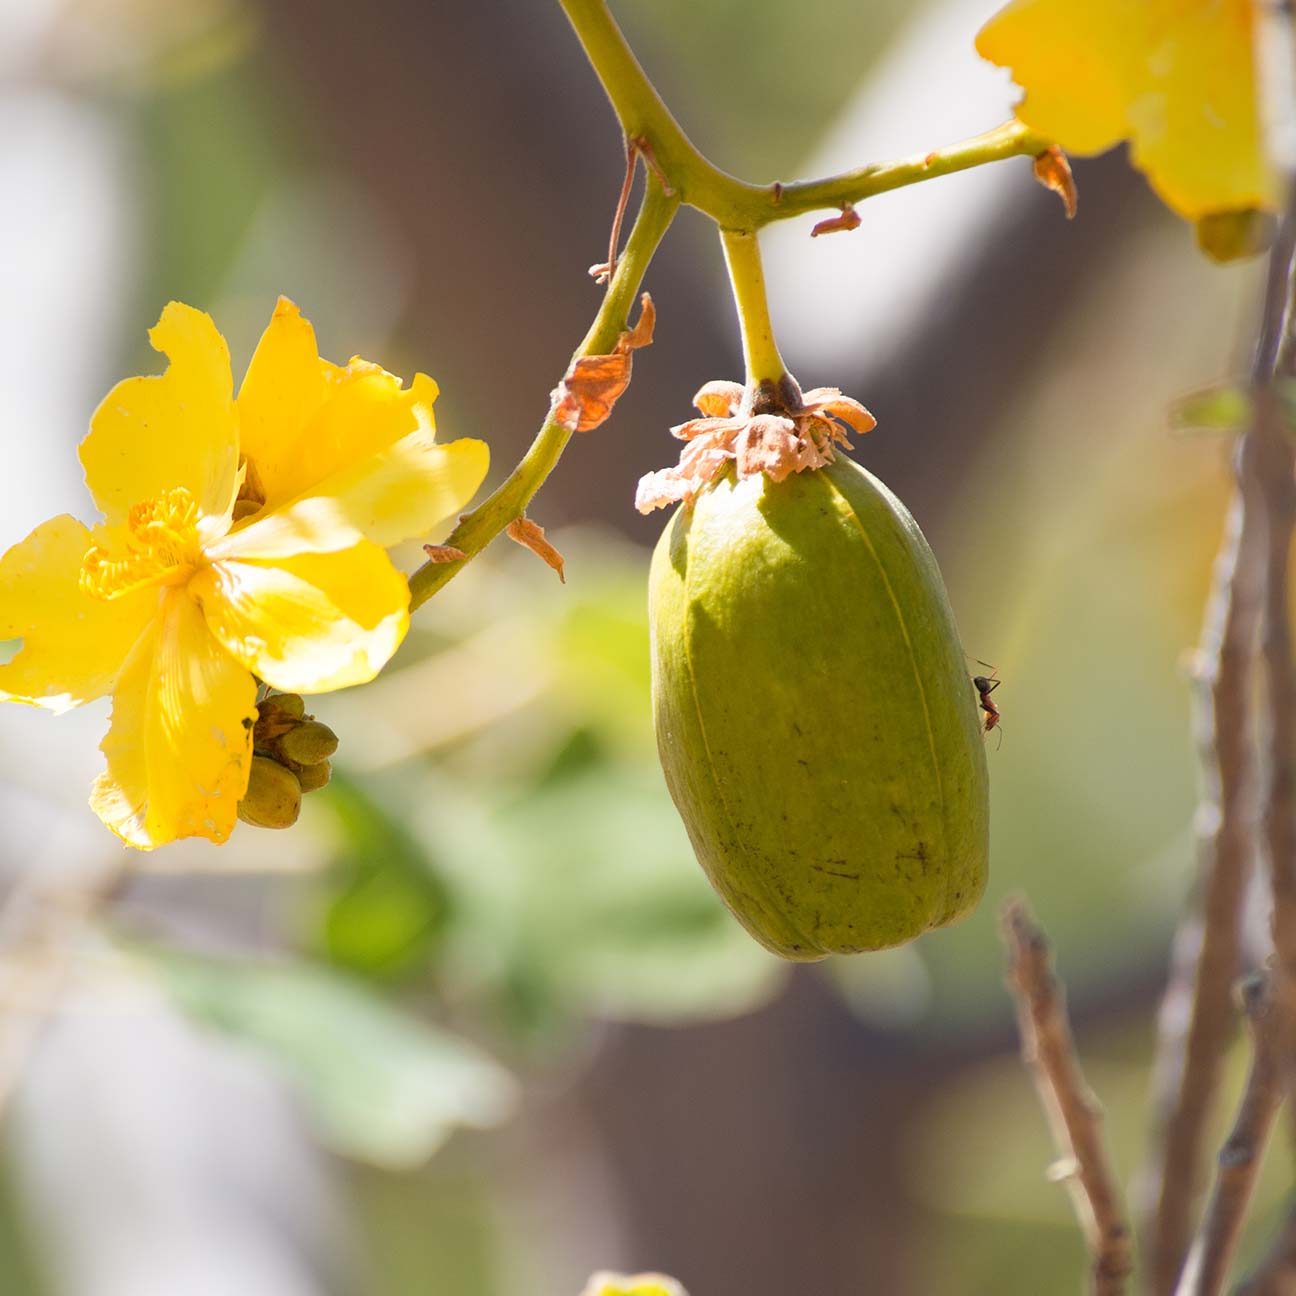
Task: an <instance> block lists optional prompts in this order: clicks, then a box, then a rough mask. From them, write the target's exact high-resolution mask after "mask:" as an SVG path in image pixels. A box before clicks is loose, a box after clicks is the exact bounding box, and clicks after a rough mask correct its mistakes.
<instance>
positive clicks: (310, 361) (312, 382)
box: [238, 297, 327, 509]
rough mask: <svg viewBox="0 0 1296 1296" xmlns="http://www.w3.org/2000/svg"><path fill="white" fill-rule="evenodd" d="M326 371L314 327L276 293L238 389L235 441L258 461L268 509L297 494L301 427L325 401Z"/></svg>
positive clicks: (248, 455)
mask: <svg viewBox="0 0 1296 1296" xmlns="http://www.w3.org/2000/svg"><path fill="white" fill-rule="evenodd" d="M326 382H327V379H326V372H325V368H324V366H323V365H322V364H321V362H320V358H319V349H318V347H317V345H316V342H315V330H314V329H313V328H312V327H311V323H310V321H309V320H306V319H303V318H302V315H301V312H300V311H299V310H298V309H297V307H296V306H295V305H294V304H293V303H292V302H290V301H289V300H288V298H287V297H280V298H279V304H278V305H277V306H276V307H275V312H274V315H273V316H272V317H271V320H270V324H269V326H268V327H267V328H266V331H265V332H264V333H263V334H262V335H261V341H260V342H259V343H257V349H256V351H255V352H254V353H253V356H252V363H251V364H249V365H248V370H247V375H246V376H245V377H244V379H243V385H242V386H241V387H240V388H239V394H238V414H239V444H240V450H241V452H242V454H244V455H246V456H247V457H248V458H249V459H251V460H252V461H253V463H255V464H256V469H257V473H258V475H259V477H260V479H261V484H262V486H263V487H264V489H265V497H266V503H265V506H266V508H268V509H269V508H274V507H275V506H276V505H277V504H280V503H282V502H283V501H284V500H287V499H290V498H291V497H292V495H293V494H295V493H296V491H297V489H298V486H297V483H298V480H299V478H298V473H299V465H298V463H297V459H298V456H299V455H300V452H301V445H300V443H301V437H302V431H303V429H304V428H305V427H306V425H307V424H308V423H310V422H311V420H312V419H314V417H315V415H316V414H317V413H318V412H319V409H320V406H321V405H323V403H324V397H325V387H326Z"/></svg>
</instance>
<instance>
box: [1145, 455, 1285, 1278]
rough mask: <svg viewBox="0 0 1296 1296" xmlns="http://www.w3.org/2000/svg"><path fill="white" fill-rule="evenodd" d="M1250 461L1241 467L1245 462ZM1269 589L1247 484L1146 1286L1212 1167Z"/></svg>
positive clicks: (1211, 672) (1163, 1117)
mask: <svg viewBox="0 0 1296 1296" xmlns="http://www.w3.org/2000/svg"><path fill="white" fill-rule="evenodd" d="M1239 471H1240V466H1239ZM1263 590H1264V529H1263V525H1262V522H1261V518H1260V513H1259V510H1258V509H1257V508H1256V507H1255V505H1254V504H1253V503H1252V502H1250V501H1249V500H1248V499H1246V498H1245V497H1244V495H1243V492H1242V489H1241V487H1240V486H1239V487H1238V488H1237V489H1236V490H1235V492H1234V497H1233V501H1232V503H1231V505H1230V507H1229V514H1228V521H1227V524H1226V527H1225V533H1224V539H1223V542H1222V544H1221V547H1220V552H1219V556H1218V557H1217V558H1216V560H1215V574H1214V583H1213V588H1212V591H1211V597H1210V600H1209V602H1208V604H1207V608H1206V616H1205V621H1204V625H1203V628H1202V637H1201V644H1200V647H1199V648H1198V651H1197V655H1196V661H1195V663H1194V670H1193V682H1194V689H1193V731H1194V735H1195V738H1196V746H1197V754H1198V764H1199V768H1200V771H1201V772H1200V782H1201V793H1200V801H1199V804H1198V807H1197V814H1196V819H1195V824H1196V831H1197V837H1198V855H1199V858H1200V861H1201V880H1200V899H1199V902H1198V908H1197V910H1196V911H1195V912H1194V913H1192V914H1191V915H1190V916H1189V917H1188V918H1187V919H1185V921H1184V922H1183V924H1182V925H1181V926H1180V929H1179V931H1178V933H1177V934H1176V936H1175V942H1174V952H1173V955H1172V961H1171V973H1170V983H1169V986H1168V987H1167V989H1166V994H1165V998H1164V999H1163V1000H1162V1004H1161V1012H1160V1015H1159V1018H1158V1038H1157V1052H1156V1060H1155V1062H1154V1064H1153V1070H1152V1130H1153V1136H1152V1152H1151V1156H1150V1159H1149V1164H1148V1166H1147V1168H1146V1169H1145V1171H1144V1174H1143V1177H1142V1181H1141V1184H1140V1189H1139V1199H1140V1203H1141V1206H1140V1211H1139V1214H1140V1216H1141V1217H1142V1218H1143V1219H1144V1221H1145V1223H1144V1226H1143V1233H1144V1251H1145V1254H1146V1256H1147V1263H1148V1271H1147V1272H1148V1287H1149V1290H1150V1291H1151V1292H1152V1293H1153V1296H1170V1293H1172V1292H1173V1291H1174V1290H1175V1285H1176V1282H1177V1281H1178V1277H1179V1271H1180V1269H1181V1268H1182V1266H1183V1260H1184V1256H1185V1255H1186V1253H1187V1251H1188V1245H1189V1241H1190V1240H1191V1237H1192V1227H1193V1208H1194V1203H1195V1202H1196V1200H1197V1197H1198V1194H1199V1192H1200V1189H1201V1186H1202V1181H1203V1179H1204V1172H1205V1156H1206V1150H1205V1128H1206V1122H1207V1117H1208V1116H1209V1114H1210V1110H1211V1107H1212V1105H1213V1102H1214V1099H1215V1094H1216V1092H1217V1090H1218V1088H1219V1080H1220V1073H1221V1063H1222V1059H1223V1056H1224V1053H1225V1050H1226V1049H1227V1047H1228V1045H1229V1042H1230V1040H1231V1039H1232V1037H1233V1031H1234V1023H1235V1020H1236V1018H1235V1014H1234V1010H1233V1005H1232V1002H1231V1000H1230V987H1231V986H1232V984H1233V982H1234V980H1235V979H1236V978H1237V975H1238V972H1239V969H1240V959H1241V913H1242V903H1243V899H1244V897H1245V895H1246V889H1247V882H1248V880H1249V878H1250V875H1251V869H1252V859H1253V844H1252V837H1251V829H1252V825H1253V820H1254V806H1255V786H1254V785H1255V773H1256V770H1255V760H1254V754H1253V742H1252V726H1251V720H1250V714H1251V687H1252V679H1253V676H1254V654H1255V638H1256V632H1257V629H1258V627H1259V623H1260V613H1261V606H1262V602H1263Z"/></svg>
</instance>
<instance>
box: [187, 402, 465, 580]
mask: <svg viewBox="0 0 1296 1296" xmlns="http://www.w3.org/2000/svg"><path fill="white" fill-rule="evenodd" d="M489 465H490V450H489V448H488V447H487V445H486V443H485V442H484V441H476V440H473V439H471V438H468V437H463V438H460V439H459V440H458V441H451V442H450V443H449V444H447V445H437V444H436V442H435V441H434V440H433V435H432V430H431V428H429V427H422V426H420V427H419V428H418V429H417V430H416V431H414V432H411V433H410V434H409V435H408V436H405V437H402V438H401V439H400V440H399V441H398V442H396V444H395V445H393V446H391V447H390V448H389V449H387V450H383V451H380V452H379V453H378V454H376V455H373V456H372V457H370V458H367V459H364V460H361V461H360V462H358V463H355V464H353V465H352V466H350V467H348V468H346V469H344V470H343V471H341V472H339V473H335V474H334V475H333V476H331V477H326V478H325V479H324V480H323V481H322V482H320V483H319V485H318V486H316V487H315V488H314V489H313V490H311V491H310V492H309V493H308V494H306V495H304V496H302V497H301V498H299V499H297V500H295V501H294V502H293V503H292V504H290V505H288V506H287V507H286V508H281V509H279V510H277V511H275V512H272V513H268V514H267V512H266V511H264V510H263V511H262V512H261V513H258V514H256V516H255V517H253V518H252V519H251V520H250V521H249V523H248V524H247V526H246V527H244V528H242V529H240V530H237V531H234V532H233V533H232V534H230V535H229V536H227V537H225V539H224V540H221V541H218V542H217V543H216V544H215V545H213V546H211V548H210V549H209V550H208V555H209V557H211V558H285V557H291V556H293V555H295V554H303V553H329V552H332V551H335V550H340V549H348V548H350V547H351V546H353V545H356V544H358V543H359V542H360V541H361V540H372V541H373V542H374V543H375V544H379V545H382V546H383V547H384V548H390V547H391V546H392V545H397V544H400V543H402V541H405V540H411V539H414V538H415V537H418V536H424V535H427V534H428V532H429V531H431V530H432V528H433V527H435V526H436V525H437V524H438V523H439V522H442V521H444V520H445V519H446V518H448V517H453V516H454V515H455V514H456V513H458V512H459V510H460V509H462V508H463V507H464V506H465V505H466V504H467V503H468V501H469V500H470V499H472V497H473V496H474V495H475V494H476V493H477V488H478V487H479V486H480V485H481V484H482V481H483V479H484V478H485V476H486V470H487V468H488V467H489Z"/></svg>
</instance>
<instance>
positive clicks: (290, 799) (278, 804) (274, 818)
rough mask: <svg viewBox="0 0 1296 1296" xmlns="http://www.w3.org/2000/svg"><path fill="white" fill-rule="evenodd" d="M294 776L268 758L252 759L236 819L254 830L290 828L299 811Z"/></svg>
mask: <svg viewBox="0 0 1296 1296" xmlns="http://www.w3.org/2000/svg"><path fill="white" fill-rule="evenodd" d="M301 798H302V790H301V784H300V783H299V782H298V781H297V775H296V774H294V773H293V772H292V770H290V769H288V768H287V767H286V766H284V765H280V764H279V762H278V761H276V760H271V759H270V757H269V756H253V757H252V772H251V774H250V775H249V777H248V786H247V792H246V793H245V794H244V797H243V800H242V801H240V802H239V808H238V813H239V818H240V819H242V820H243V822H244V823H248V824H252V825H253V826H254V827H257V828H291V827H292V825H293V824H295V823H296V822H297V816H298V814H299V813H300V812H301Z"/></svg>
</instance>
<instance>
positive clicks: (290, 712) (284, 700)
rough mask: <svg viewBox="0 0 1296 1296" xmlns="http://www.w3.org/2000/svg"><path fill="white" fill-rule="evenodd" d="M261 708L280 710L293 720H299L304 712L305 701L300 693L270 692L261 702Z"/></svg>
mask: <svg viewBox="0 0 1296 1296" xmlns="http://www.w3.org/2000/svg"><path fill="white" fill-rule="evenodd" d="M261 705H262V708H263V709H264V708H266V707H268V708H270V709H271V710H273V711H281V712H282V713H283V714H284V715H286V716H291V717H292V719H294V720H300V719H301V718H302V717H303V716H304V715H305V714H306V701H305V699H304V698H303V697H302V695H301V694H300V693H272V694H271V695H270V696H269V697H268V698H266V700H265V701H264V702H263V703H262V704H261Z"/></svg>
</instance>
